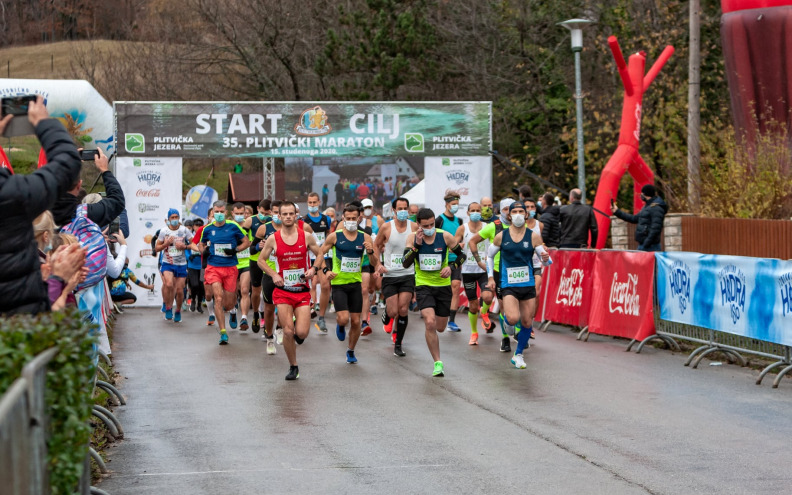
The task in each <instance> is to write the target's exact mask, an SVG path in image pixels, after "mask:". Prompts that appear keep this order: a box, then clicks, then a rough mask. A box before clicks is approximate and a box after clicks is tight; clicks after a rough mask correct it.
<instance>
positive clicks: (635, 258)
mask: <svg viewBox="0 0 792 495" xmlns="http://www.w3.org/2000/svg"><path fill="white" fill-rule="evenodd" d="M654 275H655V259H654V254H653V253H644V252H634V251H599V252H598V253H597V260H596V262H595V263H594V280H593V286H592V288H593V291H592V298H591V311H589V332H591V333H597V334H601V335H612V336H615V337H626V338H628V339H637V340H643V339H645V338H646V337H648V336H650V335H654V333H655V326H654V308H653V296H654Z"/></svg>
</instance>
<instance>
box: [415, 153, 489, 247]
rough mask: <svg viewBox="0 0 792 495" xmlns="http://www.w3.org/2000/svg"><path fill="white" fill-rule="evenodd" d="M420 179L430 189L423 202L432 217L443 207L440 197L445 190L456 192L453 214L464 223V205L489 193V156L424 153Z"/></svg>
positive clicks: (443, 203) (465, 213)
mask: <svg viewBox="0 0 792 495" xmlns="http://www.w3.org/2000/svg"><path fill="white" fill-rule="evenodd" d="M424 180H425V181H426V187H427V188H428V189H427V192H429V191H431V192H430V193H428V194H426V196H425V199H424V201H425V205H426V207H427V208H431V209H432V211H433V212H434V214H435V216H437V215H440V214H441V213H442V212H443V211H444V210H445V202H444V201H443V197H444V196H445V195H446V193H448V192H450V191H456V192H457V193H458V194H459V196H460V198H459V212H458V213H457V214H456V215H457V216H458V217H460V218H462V219H463V220H464V221H466V222H467V220H468V216H467V208H468V205H469V204H470V203H471V202H473V201H481V198H482V197H484V196H491V195H492V159H491V158H490V157H489V156H471V157H434V156H428V157H426V158H425V159H424ZM453 233H454V232H452V234H453Z"/></svg>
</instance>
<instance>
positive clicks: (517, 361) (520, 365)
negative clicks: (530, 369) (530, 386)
mask: <svg viewBox="0 0 792 495" xmlns="http://www.w3.org/2000/svg"><path fill="white" fill-rule="evenodd" d="M511 363H512V364H513V365H514V367H515V368H517V369H518V370H524V369H525V359H523V355H522V354H515V355H514V356H512V358H511Z"/></svg>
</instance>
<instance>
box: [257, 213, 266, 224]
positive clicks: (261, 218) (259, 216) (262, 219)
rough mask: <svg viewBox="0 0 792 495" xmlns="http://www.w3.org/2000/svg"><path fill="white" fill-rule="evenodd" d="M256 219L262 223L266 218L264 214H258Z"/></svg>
mask: <svg viewBox="0 0 792 495" xmlns="http://www.w3.org/2000/svg"><path fill="white" fill-rule="evenodd" d="M258 218H259V220H261V221H262V222H263V221H264V219H265V218H267V216H266V215H265V214H263V213H259V214H258Z"/></svg>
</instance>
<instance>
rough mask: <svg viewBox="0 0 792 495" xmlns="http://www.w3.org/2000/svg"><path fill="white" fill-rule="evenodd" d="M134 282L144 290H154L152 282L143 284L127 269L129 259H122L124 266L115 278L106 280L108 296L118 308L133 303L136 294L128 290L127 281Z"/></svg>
mask: <svg viewBox="0 0 792 495" xmlns="http://www.w3.org/2000/svg"><path fill="white" fill-rule="evenodd" d="M130 280H131V281H132V282H134V283H135V284H136V285H138V286H139V287H143V288H144V289H146V290H154V284H144V283H143V282H141V281H140V280H138V278H137V277H136V276H135V273H134V272H133V271H132V270H130V269H129V259H126V260H124V267H123V269H122V270H121V273H120V274H119V275H118V277H117V278H112V279H110V280H108V283H109V284H110V298H111V299H112V300H113V302H114V303H116V304H117V305H118V309H121V306H122V305H124V304H126V305H129V304H135V302H136V301H137V296H136V295H135V294H133V293H131V292H129V281H130Z"/></svg>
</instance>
